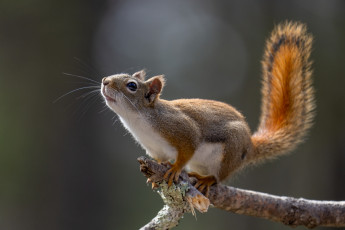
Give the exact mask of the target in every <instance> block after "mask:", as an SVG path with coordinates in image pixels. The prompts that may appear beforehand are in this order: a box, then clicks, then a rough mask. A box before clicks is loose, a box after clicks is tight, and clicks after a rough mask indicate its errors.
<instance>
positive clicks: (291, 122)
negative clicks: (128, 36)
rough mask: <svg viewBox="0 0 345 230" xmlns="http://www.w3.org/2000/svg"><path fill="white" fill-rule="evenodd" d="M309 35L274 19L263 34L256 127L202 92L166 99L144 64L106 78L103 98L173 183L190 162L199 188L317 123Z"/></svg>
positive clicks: (283, 148)
mask: <svg viewBox="0 0 345 230" xmlns="http://www.w3.org/2000/svg"><path fill="white" fill-rule="evenodd" d="M311 46H312V36H311V35H310V34H309V33H307V29H306V26H305V25H304V24H302V23H297V22H285V23H281V24H279V25H277V26H276V27H275V29H274V30H273V32H272V34H271V36H270V38H269V39H268V40H267V42H266V49H265V53H264V56H263V61H262V66H263V67H262V68H263V69H262V71H263V81H262V82H263V83H262V84H263V86H262V106H261V118H260V123H259V127H258V129H257V131H256V132H254V133H253V134H251V131H250V129H249V127H248V124H247V122H246V121H245V118H244V116H243V115H242V114H241V113H240V112H239V111H237V110H236V109H235V108H234V107H232V106H230V105H228V104H226V103H223V102H218V101H213V100H203V99H178V100H172V101H168V100H163V99H161V98H160V95H161V93H162V89H163V87H164V83H165V78H164V76H163V75H159V76H154V77H152V78H150V79H148V80H145V77H146V73H145V71H144V70H141V71H138V72H136V73H134V74H132V75H129V74H116V75H112V76H109V77H105V78H103V79H102V85H101V93H102V95H103V97H104V99H105V102H106V105H107V106H108V107H109V108H110V109H111V110H113V111H114V112H115V113H116V114H117V115H118V116H119V118H120V120H121V122H122V124H123V125H124V127H125V128H126V129H127V130H128V131H129V132H130V133H131V134H132V135H133V137H134V138H135V140H136V141H137V142H138V143H139V144H140V145H141V146H142V147H143V148H144V149H145V150H146V153H147V154H148V155H149V156H151V157H152V158H154V159H155V160H157V161H158V162H159V163H162V162H168V163H169V161H171V160H173V161H174V163H169V164H170V166H171V167H170V168H169V169H168V171H167V172H166V173H165V175H164V179H166V180H167V181H168V185H169V186H170V185H171V184H172V183H173V182H177V181H178V178H179V175H180V173H181V171H182V170H183V169H184V168H185V167H186V168H187V169H188V171H189V176H193V177H196V178H197V179H198V181H197V183H196V184H195V187H196V188H197V189H199V190H200V191H201V192H204V191H205V190H206V194H208V191H209V187H210V186H211V185H213V184H215V183H218V182H220V181H223V180H225V179H226V178H228V177H229V176H230V175H231V174H232V173H233V172H235V171H237V170H239V169H241V168H243V167H244V166H246V165H248V164H253V163H256V162H260V161H262V160H264V159H268V158H274V157H276V156H279V155H282V154H285V153H287V152H289V151H291V150H293V149H294V148H295V147H296V146H297V144H298V143H300V142H301V141H302V140H303V138H304V136H305V134H306V132H307V131H308V129H309V128H310V127H311V125H312V121H313V117H314V107H315V104H314V90H313V87H312V79H311V75H312V71H311V61H310V60H309V56H310V52H311Z"/></svg>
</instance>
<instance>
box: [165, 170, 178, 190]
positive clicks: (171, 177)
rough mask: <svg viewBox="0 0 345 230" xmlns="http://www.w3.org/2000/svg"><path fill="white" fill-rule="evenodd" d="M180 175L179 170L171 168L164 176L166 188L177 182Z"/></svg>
mask: <svg viewBox="0 0 345 230" xmlns="http://www.w3.org/2000/svg"><path fill="white" fill-rule="evenodd" d="M180 174H181V170H180V169H177V168H176V167H174V166H172V167H171V168H170V169H169V170H168V171H167V172H166V173H165V174H164V179H165V180H167V181H168V186H169V187H170V186H171V185H172V183H173V182H176V183H177V181H178V178H179V176H180Z"/></svg>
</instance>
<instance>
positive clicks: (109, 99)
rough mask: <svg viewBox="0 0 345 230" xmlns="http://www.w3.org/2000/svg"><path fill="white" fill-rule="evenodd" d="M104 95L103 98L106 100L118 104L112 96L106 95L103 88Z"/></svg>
mask: <svg viewBox="0 0 345 230" xmlns="http://www.w3.org/2000/svg"><path fill="white" fill-rule="evenodd" d="M102 94H103V97H104V98H105V100H107V101H111V102H116V100H115V99H114V98H112V97H110V96H108V95H107V94H106V93H105V87H104V88H103V90H102Z"/></svg>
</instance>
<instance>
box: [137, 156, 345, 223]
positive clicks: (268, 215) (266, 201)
mask: <svg viewBox="0 0 345 230" xmlns="http://www.w3.org/2000/svg"><path fill="white" fill-rule="evenodd" d="M138 161H139V162H140V170H141V171H142V172H143V173H144V175H145V176H146V177H148V178H149V182H153V183H154V184H155V183H158V184H159V186H161V184H162V183H161V182H162V181H163V175H164V173H165V171H166V170H167V169H168V167H167V166H165V165H161V164H158V163H156V162H154V161H152V160H150V159H148V158H146V157H140V158H138ZM181 179H182V182H180V183H179V184H181V183H182V184H184V185H185V186H187V187H185V190H187V193H188V192H191V194H193V193H194V195H191V197H195V196H197V197H198V199H197V201H196V202H195V203H194V204H193V203H190V202H189V203H190V205H191V207H192V208H191V209H193V206H194V205H195V207H194V208H197V209H198V208H200V207H198V203H199V202H200V201H201V200H202V202H201V203H202V204H203V205H205V204H207V202H206V203H205V201H206V200H205V199H202V198H201V197H202V196H200V193H199V192H198V191H197V190H196V189H195V188H194V187H188V186H191V184H190V181H189V178H188V176H187V174H185V173H183V174H182V176H181ZM187 193H186V194H187ZM186 197H188V195H186ZM206 199H207V198H206ZM209 199H210V201H211V203H212V204H213V205H214V207H216V208H220V209H223V210H226V211H230V212H234V213H237V214H244V215H249V216H256V217H261V218H264V219H268V220H272V221H275V222H281V223H283V224H285V225H289V226H292V227H295V226H299V225H304V226H306V227H308V228H314V227H317V226H325V227H345V201H338V202H336V201H314V200H306V199H303V198H299V199H296V198H292V197H279V196H274V195H270V194H266V193H259V192H254V191H248V190H242V189H237V188H233V187H229V186H225V185H222V184H218V185H214V186H212V187H211V189H210V194H209ZM185 200H188V198H185ZM184 205H185V204H184ZM201 207H202V205H201ZM201 210H203V209H202V208H201ZM188 211H189V212H190V211H191V210H188V209H186V210H185V211H184V212H183V213H185V212H188ZM204 211H205V209H204ZM206 211H207V208H206ZM183 213H182V214H181V216H180V217H179V218H181V217H182V216H183ZM177 221H178V220H177ZM147 229H159V228H147ZM166 229H169V228H166Z"/></svg>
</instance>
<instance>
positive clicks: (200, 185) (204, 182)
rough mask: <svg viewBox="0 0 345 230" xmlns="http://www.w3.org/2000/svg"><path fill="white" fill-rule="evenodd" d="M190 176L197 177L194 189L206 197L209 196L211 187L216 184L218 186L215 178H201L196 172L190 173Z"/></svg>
mask: <svg viewBox="0 0 345 230" xmlns="http://www.w3.org/2000/svg"><path fill="white" fill-rule="evenodd" d="M188 176H189V177H195V178H196V179H197V180H198V181H197V182H196V184H195V185H194V187H195V188H196V189H198V190H199V192H201V193H202V194H204V195H205V196H206V197H208V196H209V193H210V187H211V186H212V185H214V184H217V179H216V178H215V177H214V176H201V175H199V174H198V173H195V172H190V173H188Z"/></svg>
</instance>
